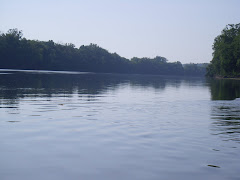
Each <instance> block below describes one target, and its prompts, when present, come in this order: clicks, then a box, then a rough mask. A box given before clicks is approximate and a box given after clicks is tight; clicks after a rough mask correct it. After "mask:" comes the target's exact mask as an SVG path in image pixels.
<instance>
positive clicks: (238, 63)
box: [0, 24, 240, 78]
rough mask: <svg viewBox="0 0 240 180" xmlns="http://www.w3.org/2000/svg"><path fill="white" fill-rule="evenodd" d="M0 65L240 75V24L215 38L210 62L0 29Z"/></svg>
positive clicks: (195, 74) (12, 67)
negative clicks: (125, 53) (132, 53)
mask: <svg viewBox="0 0 240 180" xmlns="http://www.w3.org/2000/svg"><path fill="white" fill-rule="evenodd" d="M173 53H174V52H173ZM0 68H1V69H31V70H65V71H83V72H101V73H125V74H153V75H175V76H184V75H185V76H204V75H206V76H208V77H216V78H240V24H236V25H234V24H229V25H227V26H226V27H225V28H224V29H223V31H222V33H221V35H219V36H217V37H216V38H215V40H214V43H213V59H212V61H211V62H210V64H208V63H200V64H194V63H189V64H182V63H181V62H179V61H177V62H168V60H167V59H166V58H165V57H161V56H156V57H155V58H147V57H144V58H138V57H133V58H131V59H127V58H124V57H121V56H120V55H118V54H117V53H110V52H108V51H107V50H106V49H103V48H101V47H99V46H98V45H96V44H90V45H87V46H84V45H82V46H80V47H79V48H77V47H75V45H74V44H71V43H66V44H59V43H55V42H53V41H52V40H49V41H38V40H29V39H26V38H24V37H23V33H22V31H19V30H18V29H10V30H8V32H7V33H0Z"/></svg>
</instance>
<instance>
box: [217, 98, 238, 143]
mask: <svg viewBox="0 0 240 180" xmlns="http://www.w3.org/2000/svg"><path fill="white" fill-rule="evenodd" d="M212 119H213V132H214V134H216V135H219V136H221V137H222V138H223V139H224V140H232V141H237V142H240V99H236V100H234V101H226V102H224V101H220V102H215V103H214V105H213V106H212Z"/></svg>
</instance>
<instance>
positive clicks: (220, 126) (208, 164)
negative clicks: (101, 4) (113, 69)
mask: <svg viewBox="0 0 240 180" xmlns="http://www.w3.org/2000/svg"><path fill="white" fill-rule="evenodd" d="M238 97H240V81H236V80H206V79H201V78H176V77H164V76H140V75H116V74H115V75H114V74H93V73H92V74H91V73H70V72H59V73H53V72H41V71H18V72H15V71H3V70H2V71H0V179H1V180H16V179H17V180H32V179H34V180H43V179H44V180H53V179H57V180H63V179H70V180H75V179H83V180H95V179H96V180H106V179H111V180H112V179H114V180H122V179H124V180H155V179H156V180H161V179H163V180H173V179H183V180H186V179H191V180H192V179H194V180H196V179H197V180H198V179H199V180H202V179H209V180H210V179H211V180H212V179H217V180H223V179H224V180H225V179H228V180H231V179H234V180H235V179H240V174H239V170H240V99H238Z"/></svg>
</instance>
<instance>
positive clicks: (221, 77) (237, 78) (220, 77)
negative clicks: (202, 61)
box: [214, 76, 240, 80]
mask: <svg viewBox="0 0 240 180" xmlns="http://www.w3.org/2000/svg"><path fill="white" fill-rule="evenodd" d="M214 78H215V79H232V80H240V77H239V76H238V77H227V76H224V77H223V76H215V77H214Z"/></svg>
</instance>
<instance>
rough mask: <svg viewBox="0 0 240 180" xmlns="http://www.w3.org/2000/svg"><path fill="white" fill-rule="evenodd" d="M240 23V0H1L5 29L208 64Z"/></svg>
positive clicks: (131, 53)
mask: <svg viewBox="0 0 240 180" xmlns="http://www.w3.org/2000/svg"><path fill="white" fill-rule="evenodd" d="M237 23H240V0H41V1H34V0H21V1H20V0H0V31H1V32H4V33H5V32H7V31H8V30H9V29H12V28H18V29H19V30H22V31H23V35H24V37H26V38H27V39H35V40H40V41H48V40H53V41H54V42H57V43H73V44H75V46H76V47H77V48H78V47H80V46H81V45H89V44H90V43H93V44H97V45H99V46H100V47H102V48H104V49H107V50H108V51H109V52H111V53H114V52H116V53H118V54H119V55H120V56H123V57H126V58H129V59H130V58H132V57H149V58H153V57H155V56H163V57H166V58H167V59H168V60H169V61H170V62H174V61H180V62H182V63H190V62H192V63H208V62H210V61H211V59H212V52H213V51H212V44H213V42H214V38H215V37H216V36H218V35H219V34H221V31H222V30H223V28H224V27H225V26H226V25H227V24H237Z"/></svg>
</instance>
